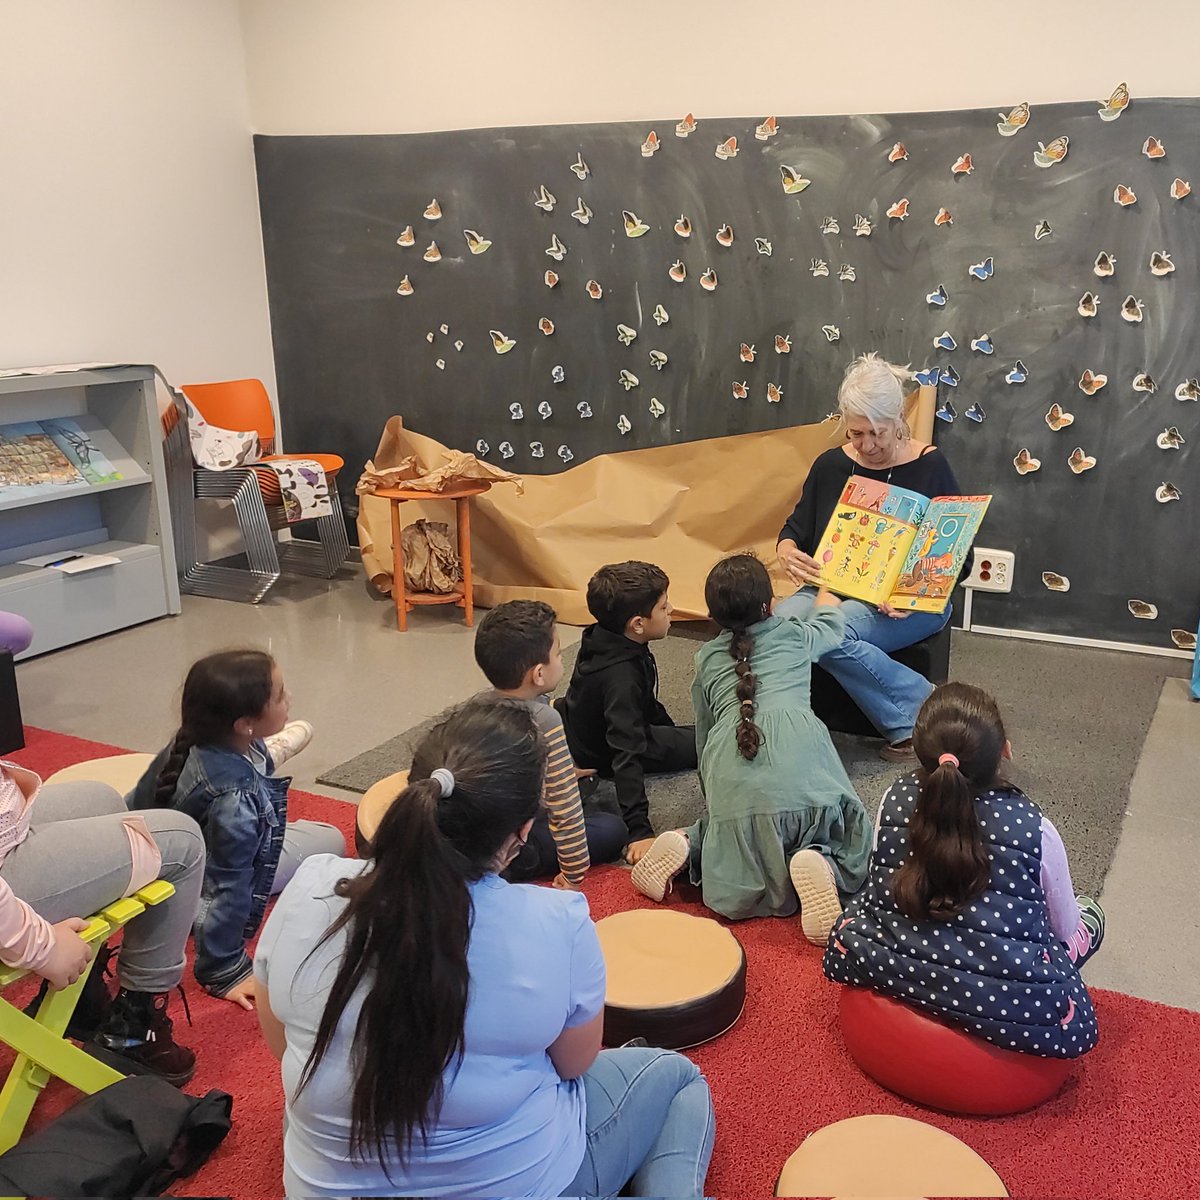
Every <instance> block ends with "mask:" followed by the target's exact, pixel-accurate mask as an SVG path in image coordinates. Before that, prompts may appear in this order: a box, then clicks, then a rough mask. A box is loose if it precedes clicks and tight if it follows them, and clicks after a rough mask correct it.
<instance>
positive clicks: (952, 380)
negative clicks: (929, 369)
mask: <svg viewBox="0 0 1200 1200" xmlns="http://www.w3.org/2000/svg"><path fill="white" fill-rule="evenodd" d="M939 371H940V372H941V377H940V378H939V380H938V382H939V383H944V384H945V385H946V386H947V387H952V388H956V387H958V372H957V371H956V370H955V369H954V368H953V367H950V366H945V367H940V368H939Z"/></svg>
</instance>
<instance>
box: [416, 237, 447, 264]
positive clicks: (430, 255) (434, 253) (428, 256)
mask: <svg viewBox="0 0 1200 1200" xmlns="http://www.w3.org/2000/svg"><path fill="white" fill-rule="evenodd" d="M421 257H422V258H423V259H424V260H425V261H426V262H428V263H435V262H441V261H442V252H441V251H440V250H439V249H438V244H437V242H430V243H429V245H428V246H427V247H426V248H425V253H424V254H422V255H421Z"/></svg>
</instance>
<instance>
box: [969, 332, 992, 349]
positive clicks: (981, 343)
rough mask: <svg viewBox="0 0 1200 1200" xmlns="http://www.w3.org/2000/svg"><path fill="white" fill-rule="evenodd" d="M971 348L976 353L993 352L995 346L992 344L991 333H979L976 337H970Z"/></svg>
mask: <svg viewBox="0 0 1200 1200" xmlns="http://www.w3.org/2000/svg"><path fill="white" fill-rule="evenodd" d="M971 349H972V350H974V351H975V352H976V353H977V354H993V353H995V349H996V348H995V346H993V345H992V335H991V334H990V333H981V334H980V335H979V336H978V337H977V338H972V339H971Z"/></svg>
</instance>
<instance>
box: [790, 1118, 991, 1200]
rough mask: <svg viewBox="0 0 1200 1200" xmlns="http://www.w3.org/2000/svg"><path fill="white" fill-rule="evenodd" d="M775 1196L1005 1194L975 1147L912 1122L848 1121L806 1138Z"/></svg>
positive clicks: (917, 1122)
mask: <svg viewBox="0 0 1200 1200" xmlns="http://www.w3.org/2000/svg"><path fill="white" fill-rule="evenodd" d="M775 1195H776V1196H893V1197H916V1196H1007V1195H1008V1191H1007V1189H1006V1188H1005V1186H1004V1183H1003V1181H1002V1180H1001V1179H1000V1176H999V1175H997V1174H996V1172H995V1171H993V1170H992V1168H991V1167H989V1166H988V1164H987V1163H986V1162H984V1160H983V1159H982V1158H980V1157H979V1155H978V1154H976V1153H975V1151H974V1150H972V1149H971V1147H970V1146H968V1145H966V1144H965V1143H963V1142H960V1141H959V1140H958V1138H956V1137H954V1136H953V1135H952V1134H949V1133H946V1132H945V1130H942V1129H936V1128H935V1127H934V1126H932V1125H926V1124H925V1122H924V1121H914V1120H912V1119H911V1118H910V1117H888V1116H868V1117H850V1118H849V1119H848V1120H845V1121H838V1122H836V1123H835V1124H833V1125H826V1126H825V1128H824V1129H818V1130H817V1131H816V1133H812V1134H809V1136H808V1137H807V1138H805V1140H804V1143H803V1145H801V1147H800V1149H799V1150H797V1151H796V1153H795V1154H793V1155H792V1157H791V1158H789V1159H788V1160H787V1162H786V1163H785V1164H784V1167H783V1170H782V1171H781V1172H780V1173H779V1183H778V1184H777V1185H776V1188H775Z"/></svg>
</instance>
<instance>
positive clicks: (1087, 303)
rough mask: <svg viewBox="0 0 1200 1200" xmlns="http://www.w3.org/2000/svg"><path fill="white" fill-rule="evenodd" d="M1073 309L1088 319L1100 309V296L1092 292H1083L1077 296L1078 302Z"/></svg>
mask: <svg viewBox="0 0 1200 1200" xmlns="http://www.w3.org/2000/svg"><path fill="white" fill-rule="evenodd" d="M1075 311H1076V312H1077V313H1078V314H1079V315H1080V316H1081V317H1087V318H1088V319H1089V320H1090V319H1091V318H1092V317H1094V316H1095V315H1096V314H1097V313H1098V312H1099V311H1100V297H1099V296H1097V295H1096V294H1095V293H1094V292H1084V293H1083V295H1082V296H1080V297H1079V303H1078V304H1077V305H1075Z"/></svg>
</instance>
